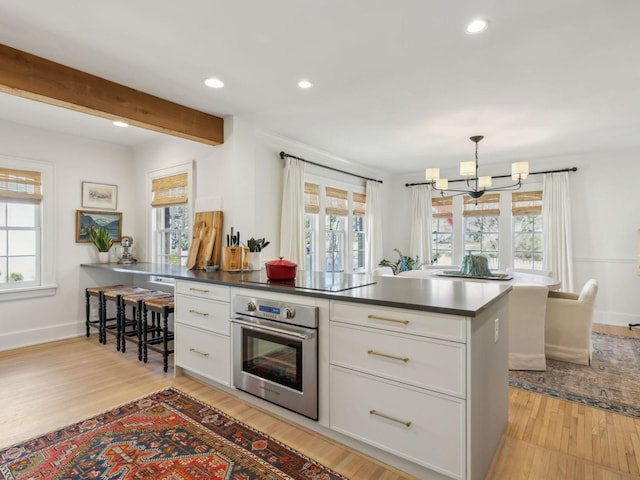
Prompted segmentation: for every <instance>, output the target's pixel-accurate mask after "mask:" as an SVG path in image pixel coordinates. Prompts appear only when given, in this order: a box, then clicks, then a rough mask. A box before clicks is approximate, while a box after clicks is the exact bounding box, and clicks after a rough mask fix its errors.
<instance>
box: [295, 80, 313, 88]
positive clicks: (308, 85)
mask: <svg viewBox="0 0 640 480" xmlns="http://www.w3.org/2000/svg"><path fill="white" fill-rule="evenodd" d="M298 86H299V87H300V88H311V87H313V83H311V82H310V81H309V80H300V81H299V82H298Z"/></svg>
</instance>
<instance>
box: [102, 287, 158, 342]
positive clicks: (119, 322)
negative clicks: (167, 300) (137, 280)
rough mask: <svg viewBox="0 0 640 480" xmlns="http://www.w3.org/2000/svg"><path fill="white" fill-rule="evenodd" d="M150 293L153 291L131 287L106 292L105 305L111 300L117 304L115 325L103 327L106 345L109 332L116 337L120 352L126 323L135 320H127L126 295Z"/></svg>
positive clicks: (104, 295) (111, 289) (104, 294)
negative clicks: (124, 300)
mask: <svg viewBox="0 0 640 480" xmlns="http://www.w3.org/2000/svg"><path fill="white" fill-rule="evenodd" d="M150 291H151V290H148V289H146V288H140V287H129V286H123V287H121V288H110V289H108V290H105V291H104V293H103V297H104V299H105V304H106V302H107V301H109V300H111V301H113V302H115V304H116V322H115V324H112V325H108V324H105V325H104V327H103V338H105V342H104V343H106V336H107V335H106V334H107V332H108V333H111V334H113V335H115V336H116V349H117V350H118V351H119V350H120V348H121V347H122V345H123V344H124V340H123V339H122V330H123V328H124V325H125V323H126V322H130V321H133V320H131V319H127V318H126V315H125V314H126V311H125V308H124V303H123V301H122V297H124V296H125V295H132V294H134V293H144V292H150ZM105 310H106V308H105Z"/></svg>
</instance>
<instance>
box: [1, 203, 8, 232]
mask: <svg viewBox="0 0 640 480" xmlns="http://www.w3.org/2000/svg"><path fill="white" fill-rule="evenodd" d="M6 226H7V203H6V202H0V227H6Z"/></svg>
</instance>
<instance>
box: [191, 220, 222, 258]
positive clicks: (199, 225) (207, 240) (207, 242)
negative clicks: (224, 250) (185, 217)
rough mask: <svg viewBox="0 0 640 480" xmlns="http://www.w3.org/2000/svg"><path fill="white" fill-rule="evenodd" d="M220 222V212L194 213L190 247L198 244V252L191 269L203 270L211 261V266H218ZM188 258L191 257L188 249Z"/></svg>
mask: <svg viewBox="0 0 640 480" xmlns="http://www.w3.org/2000/svg"><path fill="white" fill-rule="evenodd" d="M222 220H223V214H222V211H221V210H216V211H211V212H196V216H195V220H194V226H193V239H192V245H194V244H195V243H198V252H197V253H196V254H195V255H196V257H195V258H196V259H195V265H194V267H192V268H196V269H198V270H204V268H205V267H206V266H207V262H208V261H211V263H212V264H213V265H220V249H221V247H222V245H221V243H220V242H221V238H222V235H220V234H219V232H221V231H222ZM196 238H197V239H198V241H197V242H196ZM189 256H191V249H189Z"/></svg>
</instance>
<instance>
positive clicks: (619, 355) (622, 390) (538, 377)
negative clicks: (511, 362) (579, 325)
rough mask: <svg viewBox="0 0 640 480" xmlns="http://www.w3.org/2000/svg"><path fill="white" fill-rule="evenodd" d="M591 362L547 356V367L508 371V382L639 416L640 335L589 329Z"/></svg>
mask: <svg viewBox="0 0 640 480" xmlns="http://www.w3.org/2000/svg"><path fill="white" fill-rule="evenodd" d="M592 338H593V357H592V359H591V365H590V366H587V365H576V364H573V363H568V362H560V361H557V360H550V359H547V370H546V371H544V372H534V371H520V370H512V371H509V386H511V387H515V388H521V389H523V390H528V391H530V392H536V393H542V394H544V395H550V396H552V397H556V398H561V399H563V400H569V401H571V402H577V403H582V404H584V405H588V406H590V407H596V408H602V409H604V410H609V411H612V412H616V413H621V414H623V415H628V416H630V417H640V339H636V338H630V337H624V336H620V335H610V334H605V333H595V332H594V333H593V337H592Z"/></svg>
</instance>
